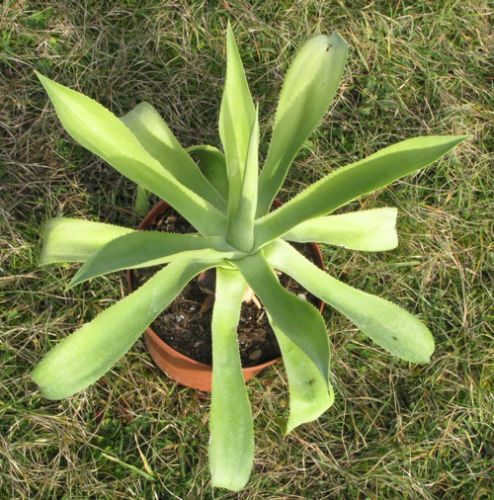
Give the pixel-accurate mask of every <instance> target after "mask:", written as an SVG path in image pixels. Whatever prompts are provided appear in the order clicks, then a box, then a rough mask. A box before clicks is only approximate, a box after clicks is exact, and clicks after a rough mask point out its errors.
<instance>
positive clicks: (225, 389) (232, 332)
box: [209, 268, 254, 491]
mask: <svg viewBox="0 0 494 500" xmlns="http://www.w3.org/2000/svg"><path fill="white" fill-rule="evenodd" d="M245 287H246V283H245V281H244V279H243V278H242V275H241V274H240V273H239V272H238V271H229V270H224V269H221V268H218V269H217V274H216V295H215V302H214V308H213V320H212V327H211V328H212V340H213V386H212V395H211V415H210V419H209V429H210V433H211V437H210V444H209V467H210V470H211V475H212V477H213V486H216V487H222V488H228V489H229V490H233V491H238V490H240V489H242V488H243V487H244V486H245V484H246V483H247V481H248V479H249V475H250V471H251V469H252V463H253V460H254V429H253V422H252V412H251V410H250V404H249V399H248V397H247V390H246V388H245V382H244V377H243V374H242V365H241V362H240V353H239V350H238V342H237V335H236V329H237V325H238V321H239V318H240V308H241V305H242V297H243V293H244V291H245Z"/></svg>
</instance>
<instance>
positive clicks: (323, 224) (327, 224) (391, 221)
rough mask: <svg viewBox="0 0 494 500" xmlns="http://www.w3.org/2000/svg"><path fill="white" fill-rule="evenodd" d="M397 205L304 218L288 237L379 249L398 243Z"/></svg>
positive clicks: (357, 248) (354, 248) (373, 250)
mask: <svg viewBox="0 0 494 500" xmlns="http://www.w3.org/2000/svg"><path fill="white" fill-rule="evenodd" d="M397 212H398V211H397V209H396V208H388V207H385V208H374V209H371V210H362V211H360V212H349V213H346V214H341V215H328V216H326V217H316V218H315V219H310V220H308V221H305V222H302V223H301V224H299V225H298V226H295V227H294V228H293V229H292V230H291V231H289V232H288V233H286V234H285V235H284V236H283V239H284V240H287V241H296V242H298V243H307V242H312V241H315V242H317V243H328V244H330V245H339V246H342V247H345V248H351V249H353V250H363V251H367V252H378V251H383V250H391V249H393V248H396V247H397V246H398V235H397V234H396V214H397Z"/></svg>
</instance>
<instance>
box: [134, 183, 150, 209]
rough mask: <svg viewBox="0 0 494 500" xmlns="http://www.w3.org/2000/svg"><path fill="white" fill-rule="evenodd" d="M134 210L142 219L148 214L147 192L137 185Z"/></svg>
mask: <svg viewBox="0 0 494 500" xmlns="http://www.w3.org/2000/svg"><path fill="white" fill-rule="evenodd" d="M134 210H135V211H136V213H138V214H139V215H142V216H143V217H144V216H145V215H146V214H147V213H148V212H149V191H148V190H147V189H144V188H143V187H141V186H139V185H137V189H136V200H135V203H134Z"/></svg>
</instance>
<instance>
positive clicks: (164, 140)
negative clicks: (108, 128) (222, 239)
mask: <svg viewBox="0 0 494 500" xmlns="http://www.w3.org/2000/svg"><path fill="white" fill-rule="evenodd" d="M120 119H121V120H122V122H123V123H124V124H125V125H126V126H127V127H128V128H129V129H130V131H131V132H132V133H133V134H134V135H135V136H136V137H137V139H138V140H139V142H140V143H141V144H142V145H143V146H144V148H145V149H146V151H147V152H148V153H149V154H150V155H151V156H152V157H153V158H155V159H156V160H158V161H159V162H160V163H161V165H162V166H163V167H165V169H166V170H167V171H168V172H169V173H170V174H172V175H173V176H174V177H175V179H177V180H178V181H179V182H180V183H181V184H183V185H184V186H186V187H187V188H189V189H190V190H192V191H194V192H195V193H196V194H198V195H199V196H201V197H202V198H204V199H205V200H207V201H209V203H211V205H213V206H215V207H216V208H217V209H219V210H223V211H224V210H225V209H226V203H225V200H224V199H223V198H222V197H221V195H220V194H219V193H218V191H217V190H216V189H215V187H214V186H213V185H212V184H211V183H210V182H209V181H208V179H207V178H206V177H205V176H204V174H203V173H202V172H201V170H200V169H199V167H198V166H197V165H196V164H195V162H194V160H193V159H192V158H191V157H190V156H189V154H188V153H187V151H186V150H185V149H184V148H183V147H182V146H181V145H180V143H179V142H178V141H177V139H176V138H175V136H174V135H173V134H172V132H171V130H170V129H169V127H168V125H167V124H166V123H165V122H164V121H163V119H162V118H161V116H160V115H159V113H158V112H157V111H156V110H155V109H154V108H153V106H151V104H148V103H147V102H142V103H141V104H138V105H137V106H136V107H135V108H134V109H133V110H132V111H129V113H127V114H126V115H124V116H122V118H120Z"/></svg>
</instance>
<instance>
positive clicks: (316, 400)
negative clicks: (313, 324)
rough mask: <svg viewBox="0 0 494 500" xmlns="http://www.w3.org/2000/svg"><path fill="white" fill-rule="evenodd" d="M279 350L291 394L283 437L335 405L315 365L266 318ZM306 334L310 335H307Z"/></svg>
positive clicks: (329, 387)
mask: <svg viewBox="0 0 494 500" xmlns="http://www.w3.org/2000/svg"><path fill="white" fill-rule="evenodd" d="M268 318H269V320H270V323H271V326H272V328H273V331H274V334H275V335H276V340H277V341H278V344H279V346H280V349H281V355H282V356H283V364H284V365H285V370H286V376H287V378H288V389H289V394H290V413H289V417H288V422H287V428H286V434H288V433H289V432H291V431H292V430H293V429H294V428H295V427H297V426H299V425H301V424H305V423H307V422H312V421H313V420H316V419H317V418H319V417H320V416H321V415H322V414H323V413H324V412H325V411H326V410H327V409H328V408H329V407H330V406H331V405H332V404H333V402H334V390H333V387H332V385H331V384H329V386H328V382H327V380H324V378H323V377H322V376H321V373H320V372H319V370H318V369H317V366H316V365H315V364H314V363H313V362H312V361H311V360H310V358H309V357H308V356H307V355H306V354H304V352H303V351H302V350H301V349H299V348H298V347H297V344H295V343H294V342H292V341H291V340H290V339H289V338H288V336H286V335H285V334H284V333H283V332H282V331H281V330H280V329H279V328H277V327H276V326H275V325H274V324H273V323H272V320H271V317H270V316H269V315H268ZM307 333H308V334H309V332H307Z"/></svg>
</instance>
